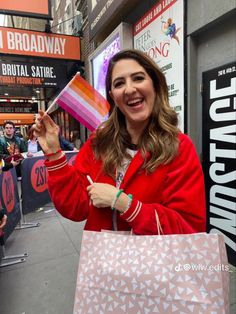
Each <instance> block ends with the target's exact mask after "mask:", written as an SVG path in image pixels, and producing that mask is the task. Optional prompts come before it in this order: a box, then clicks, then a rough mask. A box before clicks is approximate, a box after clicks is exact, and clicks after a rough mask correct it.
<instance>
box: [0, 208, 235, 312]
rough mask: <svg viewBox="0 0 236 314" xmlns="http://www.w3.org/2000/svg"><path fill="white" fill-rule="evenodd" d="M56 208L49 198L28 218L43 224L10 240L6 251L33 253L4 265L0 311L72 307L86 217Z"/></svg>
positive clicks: (0, 275)
mask: <svg viewBox="0 0 236 314" xmlns="http://www.w3.org/2000/svg"><path fill="white" fill-rule="evenodd" d="M52 209H53V206H52V204H48V205H47V206H45V207H44V210H43V211H38V212H37V211H36V212H33V213H30V214H28V215H26V221H27V222H31V221H33V222H40V226H39V227H36V228H30V229H23V230H14V232H13V233H12V234H11V235H10V237H9V239H8V240H7V243H6V255H14V254H21V253H28V254H29V256H28V257H26V262H24V263H21V264H17V265H13V266H7V267H3V268H0V313H1V314H72V313H73V305H74V292H75V284H76V276H77V268H78V262H79V252H80V245H81V236H82V230H83V226H84V223H77V222H72V221H69V220H67V219H64V218H63V217H61V216H60V215H59V214H58V213H57V212H56V211H55V210H52ZM230 276H231V297H230V300H231V302H230V303H231V311H230V314H235V313H236V287H235V286H236V269H235V268H233V272H231V273H230ZM84 314H86V313H84ZM93 314H99V313H93ZM127 314H128V313H127ZM166 314H168V313H166ZM205 314H208V313H205Z"/></svg>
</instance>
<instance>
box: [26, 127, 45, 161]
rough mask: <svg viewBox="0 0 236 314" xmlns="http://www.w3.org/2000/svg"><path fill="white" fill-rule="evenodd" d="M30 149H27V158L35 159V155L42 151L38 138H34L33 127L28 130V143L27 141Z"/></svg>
mask: <svg viewBox="0 0 236 314" xmlns="http://www.w3.org/2000/svg"><path fill="white" fill-rule="evenodd" d="M27 145H28V149H27V157H33V156H34V154H36V153H37V152H39V151H40V150H42V148H41V146H40V145H39V142H38V140H37V137H36V136H34V129H33V128H32V127H31V128H30V129H29V130H28V141H27Z"/></svg>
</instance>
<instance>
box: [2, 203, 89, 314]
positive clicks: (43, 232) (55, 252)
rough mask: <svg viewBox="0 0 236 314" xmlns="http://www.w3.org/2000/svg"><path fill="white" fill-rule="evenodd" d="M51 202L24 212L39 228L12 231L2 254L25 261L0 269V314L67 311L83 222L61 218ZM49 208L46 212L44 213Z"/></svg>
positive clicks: (67, 313) (64, 313)
mask: <svg viewBox="0 0 236 314" xmlns="http://www.w3.org/2000/svg"><path fill="white" fill-rule="evenodd" d="M52 208H53V206H52V205H51V204H49V205H47V206H46V207H44V211H40V212H33V213H30V214H28V215H26V221H27V222H31V221H33V222H40V226H39V227H35V228H29V229H22V230H14V232H13V233H12V234H11V235H10V237H9V238H8V240H7V242H6V252H5V254H6V255H15V254H21V253H28V254H29V256H28V257H26V262H23V263H20V264H16V265H12V266H6V267H3V268H0V313H1V314H71V313H72V312H73V305H74V292H75V284H76V276H77V268H78V261H79V251H80V245H81V236H82V230H83V223H75V222H72V221H69V220H67V219H64V218H63V217H61V216H60V215H59V214H58V213H57V212H56V211H55V210H53V211H50V210H51V209H52ZM47 211H49V212H47Z"/></svg>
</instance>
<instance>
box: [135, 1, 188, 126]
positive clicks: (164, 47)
mask: <svg viewBox="0 0 236 314" xmlns="http://www.w3.org/2000/svg"><path fill="white" fill-rule="evenodd" d="M134 48H135V49H139V50H141V51H143V52H145V53H146V54H147V55H148V56H150V57H151V58H152V59H153V60H154V61H155V62H156V64H157V65H158V66H159V68H160V69H161V70H162V72H163V73H164V74H165V76H166V80H167V84H168V90H169V100H170V104H171V106H172V107H173V108H174V110H175V111H176V112H177V113H178V117H179V128H180V129H181V131H184V4H183V0H172V1H171V0H170V1H166V0H160V1H158V3H157V4H156V5H155V6H154V7H153V8H152V9H151V10H149V11H148V12H147V13H146V14H145V15H144V16H143V17H142V18H141V19H140V20H138V21H137V23H136V24H135V25H134Z"/></svg>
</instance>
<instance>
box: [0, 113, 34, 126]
mask: <svg viewBox="0 0 236 314" xmlns="http://www.w3.org/2000/svg"><path fill="white" fill-rule="evenodd" d="M7 120H10V121H12V122H13V123H15V124H16V125H24V124H33V123H34V121H35V114H33V113H0V125H3V123H4V122H6V121H7Z"/></svg>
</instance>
